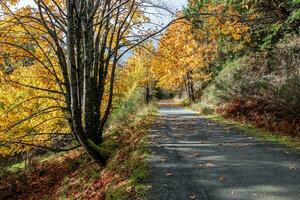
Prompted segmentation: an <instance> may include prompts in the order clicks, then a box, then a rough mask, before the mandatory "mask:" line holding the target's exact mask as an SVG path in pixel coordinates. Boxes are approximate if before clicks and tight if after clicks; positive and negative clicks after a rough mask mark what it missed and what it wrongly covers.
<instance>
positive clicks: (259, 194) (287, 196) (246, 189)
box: [150, 106, 300, 200]
mask: <svg viewBox="0 0 300 200" xmlns="http://www.w3.org/2000/svg"><path fill="white" fill-rule="evenodd" d="M151 140H152V142H151V143H150V146H151V149H152V152H153V154H152V156H151V158H150V166H151V170H150V171H151V172H150V173H151V176H150V177H151V178H150V183H151V185H152V190H151V193H150V196H151V197H152V199H153V200H189V199H190V200H191V199H192V200H200V199H210V200H227V199H232V200H300V156H299V155H296V154H293V153H290V152H287V150H285V149H284V148H282V147H280V146H279V145H276V144H272V143H271V142H265V141H262V140H259V139H255V138H251V137H249V136H245V135H242V134H239V133H238V131H237V130H235V129H233V128H228V127H225V126H222V125H218V124H216V123H212V122H210V121H208V120H206V119H204V118H202V117H201V116H199V115H198V114H197V113H195V112H192V111H189V110H186V109H184V108H180V107H177V108H176V107H167V106H162V108H161V109H160V111H159V117H158V119H157V120H156V122H155V124H154V127H153V129H152V133H151Z"/></svg>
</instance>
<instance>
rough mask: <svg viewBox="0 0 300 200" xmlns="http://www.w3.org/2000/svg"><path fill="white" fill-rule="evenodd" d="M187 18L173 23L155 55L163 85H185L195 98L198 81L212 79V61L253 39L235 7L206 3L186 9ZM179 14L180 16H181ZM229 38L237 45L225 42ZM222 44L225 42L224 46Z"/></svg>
mask: <svg viewBox="0 0 300 200" xmlns="http://www.w3.org/2000/svg"><path fill="white" fill-rule="evenodd" d="M178 15H179V16H180V15H184V16H185V19H181V20H178V21H177V22H176V23H174V24H172V25H171V26H170V27H169V28H168V30H167V32H166V33H165V34H164V35H163V36H162V38H161V40H160V42H159V47H158V50H157V55H156V57H155V60H156V61H155V62H156V63H157V64H156V65H157V66H159V67H157V68H156V69H155V73H156V75H157V76H158V77H159V85H160V86H161V87H163V88H166V89H168V90H173V91H177V90H178V89H181V88H184V89H185V90H186V92H187V94H188V96H189V98H190V99H191V100H192V101H195V84H196V83H202V85H206V83H207V82H208V81H209V80H210V78H211V75H212V70H211V69H210V67H211V64H212V63H213V62H214V61H215V60H216V59H217V58H218V57H219V55H220V52H221V51H222V50H221V48H222V49H223V50H225V49H226V48H227V51H238V50H239V49H241V48H242V47H243V46H244V45H245V44H247V43H249V42H250V37H249V33H248V31H249V28H248V26H247V25H246V24H245V23H243V22H242V19H241V16H240V15H239V14H238V12H237V11H235V10H234V8H226V7H225V6H224V5H222V4H221V5H214V4H209V3H208V4H206V6H205V7H196V8H193V9H192V8H190V9H186V10H185V11H184V12H183V13H179V14H178ZM179 16H177V17H179ZM226 40H231V41H233V42H232V43H230V44H234V45H233V46H231V47H230V46H227V45H223V44H225V42H226ZM220 44H221V45H220Z"/></svg>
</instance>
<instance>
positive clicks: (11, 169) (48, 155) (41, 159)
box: [4, 152, 59, 174]
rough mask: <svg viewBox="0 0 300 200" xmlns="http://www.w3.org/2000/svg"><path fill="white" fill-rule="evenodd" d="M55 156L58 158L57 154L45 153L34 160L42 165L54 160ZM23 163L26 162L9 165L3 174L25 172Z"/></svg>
mask: <svg viewBox="0 0 300 200" xmlns="http://www.w3.org/2000/svg"><path fill="white" fill-rule="evenodd" d="M56 156H59V155H58V154H57V153H56V154H55V153H52V152H50V153H46V154H44V155H41V156H35V157H34V159H35V160H36V161H37V162H39V163H43V162H46V161H48V160H51V159H53V158H55V157H56ZM25 162H26V161H25V160H22V161H19V162H16V163H13V164H11V165H10V166H8V167H6V168H5V172H4V174H6V173H17V172H21V171H24V170H26V163H25Z"/></svg>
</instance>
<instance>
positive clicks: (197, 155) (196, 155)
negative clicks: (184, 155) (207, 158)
mask: <svg viewBox="0 0 300 200" xmlns="http://www.w3.org/2000/svg"><path fill="white" fill-rule="evenodd" d="M199 156H200V154H199V153H197V152H195V153H193V154H192V155H191V156H189V157H190V158H192V157H199Z"/></svg>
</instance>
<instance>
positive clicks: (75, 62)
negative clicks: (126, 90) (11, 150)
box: [0, 0, 167, 164]
mask: <svg viewBox="0 0 300 200" xmlns="http://www.w3.org/2000/svg"><path fill="white" fill-rule="evenodd" d="M17 2H18V1H14V0H9V1H1V2H0V5H1V8H2V12H1V13H2V17H1V26H2V27H3V28H4V27H5V31H3V32H2V33H1V36H0V44H1V50H3V52H6V53H5V55H4V54H3V55H4V56H3V57H5V59H2V64H3V63H4V64H6V65H7V64H8V63H9V64H11V63H13V61H15V60H14V59H13V58H15V57H14V55H16V54H18V55H19V56H20V57H22V58H23V59H25V58H26V59H30V61H31V62H32V65H34V66H35V68H37V69H43V70H42V71H43V72H41V71H40V72H38V71H36V72H37V73H45V74H38V76H39V77H40V76H44V77H43V78H42V79H43V84H37V83H36V82H35V80H33V82H32V81H27V82H26V81H25V82H24V80H23V79H22V78H20V76H14V77H9V78H5V80H6V81H7V82H9V83H11V84H12V85H14V86H18V87H24V88H27V89H30V90H34V91H39V92H43V95H42V94H39V95H37V96H36V97H29V99H27V100H24V101H22V102H20V104H18V105H17V106H15V108H17V107H20V106H21V105H23V104H26V103H29V102H31V101H33V100H35V99H39V98H46V99H47V100H51V101H54V102H55V103H57V102H58V101H61V100H62V101H63V103H57V104H58V105H59V106H49V108H48V107H47V108H43V109H38V110H37V111H36V112H33V111H31V112H30V113H29V115H28V116H24V117H23V118H21V119H19V120H18V121H16V122H14V123H13V124H12V125H9V126H8V127H6V128H4V129H2V130H1V131H2V132H5V133H7V134H8V133H9V132H10V131H12V129H13V128H15V127H16V126H18V125H20V124H22V123H24V122H26V121H29V120H33V119H35V118H39V117H41V116H43V115H46V114H49V113H52V112H57V109H58V110H59V111H60V113H61V114H62V115H63V117H62V118H64V119H66V121H67V122H68V126H69V129H70V131H71V133H72V134H73V135H74V137H75V138H76V139H77V140H78V142H79V144H80V145H81V146H82V147H83V148H84V149H85V150H86V152H87V153H88V154H89V156H90V157H92V158H93V159H94V160H95V161H97V162H98V163H99V164H104V163H105V160H106V155H105V154H104V153H103V149H102V148H101V144H102V142H103V130H104V127H105V124H106V123H107V121H108V118H109V115H110V110H111V106H112V102H113V96H114V95H113V94H114V84H115V79H116V78H115V76H116V68H117V66H118V62H119V61H120V60H121V58H122V57H123V56H124V55H126V53H127V52H129V51H130V50H131V49H133V48H134V47H136V46H142V44H143V42H144V41H146V40H147V39H149V38H150V37H152V36H154V35H156V34H158V33H160V32H161V31H163V30H164V28H165V27H166V26H167V25H166V26H165V27H158V28H155V29H153V30H151V29H148V28H147V27H151V26H150V24H151V22H150V20H149V18H148V17H147V16H149V13H147V9H145V8H149V7H155V9H164V6H156V5H155V3H153V2H151V1H147V0H66V1H62V0H35V1H34V2H35V5H33V6H31V7H24V8H18V9H16V8H15V7H14V6H15V5H16V4H17ZM151 12H153V9H151ZM3 30H4V29H3ZM145 30H146V31H145ZM12 51H14V53H13V54H14V55H12ZM14 70H16V69H15V67H12V70H11V71H14ZM26 70H28V69H26ZM12 73H13V72H12ZM31 73H32V72H31ZM31 78H32V77H31ZM46 79H47V80H48V79H49V80H50V79H51V81H48V82H47V81H46V83H45V80H46ZM50 82H51V84H48V83H50ZM32 83H34V84H32ZM55 118H58V117H55ZM43 120H44V121H47V119H43ZM41 123H42V122H41ZM28 130H30V131H31V132H35V131H34V130H33V129H32V127H28ZM31 132H30V134H31ZM36 134H45V133H36ZM49 134H50V133H49ZM2 144H7V143H3V142H2ZM24 145H26V143H25V144H24ZM35 146H40V145H36V144H35Z"/></svg>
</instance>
